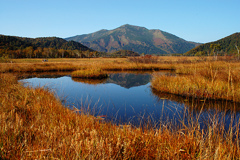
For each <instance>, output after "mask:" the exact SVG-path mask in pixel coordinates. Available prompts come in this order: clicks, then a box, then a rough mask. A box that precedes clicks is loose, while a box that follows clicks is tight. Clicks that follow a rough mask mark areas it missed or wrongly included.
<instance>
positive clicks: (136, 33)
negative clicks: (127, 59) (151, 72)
mask: <svg viewBox="0 0 240 160" xmlns="http://www.w3.org/2000/svg"><path fill="white" fill-rule="evenodd" d="M66 40H68V41H70V40H73V41H76V42H80V43H82V44H84V45H86V46H87V47H89V48H91V49H93V50H96V51H99V52H109V53H113V52H116V51H119V50H131V51H134V52H137V53H139V54H141V53H145V54H158V55H160V54H172V53H185V52H187V51H189V50H190V49H192V48H194V47H196V46H197V45H199V44H198V43H194V42H189V41H185V40H184V39H181V38H179V37H177V36H175V35H173V34H170V33H167V32H164V31H161V30H148V29H147V28H144V27H139V26H133V25H129V24H126V25H123V26H121V27H119V28H116V29H114V30H100V31H98V32H95V33H91V34H83V35H78V36H74V37H69V38H66Z"/></svg>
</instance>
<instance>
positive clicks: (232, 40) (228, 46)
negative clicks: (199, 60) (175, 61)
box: [184, 32, 240, 56]
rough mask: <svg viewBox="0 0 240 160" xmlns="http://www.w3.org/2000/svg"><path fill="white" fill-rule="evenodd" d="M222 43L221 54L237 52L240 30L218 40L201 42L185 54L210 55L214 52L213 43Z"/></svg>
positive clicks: (239, 43)
mask: <svg viewBox="0 0 240 160" xmlns="http://www.w3.org/2000/svg"><path fill="white" fill-rule="evenodd" d="M212 44H213V45H220V49H219V51H218V52H219V54H220V55H226V54H234V53H236V52H237V49H236V46H235V45H237V46H238V48H240V32H236V33H233V34H231V35H229V36H226V37H224V38H221V39H219V40H217V41H213V42H209V43H204V44H201V45H199V46H197V47H195V48H193V49H191V50H190V51H188V52H186V53H185V54H184V55H186V56H193V55H199V56H203V55H209V54H211V52H212V49H211V45H212Z"/></svg>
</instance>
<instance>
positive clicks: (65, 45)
mask: <svg viewBox="0 0 240 160" xmlns="http://www.w3.org/2000/svg"><path fill="white" fill-rule="evenodd" d="M27 47H33V48H34V49H35V48H37V47H41V48H54V49H64V50H75V49H76V50H81V51H87V50H91V49H89V48H88V47H86V46H84V45H82V44H81V43H78V42H75V41H66V40H65V39H62V38H57V37H45V38H22V37H15V36H5V35H0V49H8V50H17V49H25V48H27Z"/></svg>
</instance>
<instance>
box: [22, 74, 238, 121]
mask: <svg viewBox="0 0 240 160" xmlns="http://www.w3.org/2000/svg"><path fill="white" fill-rule="evenodd" d="M131 76H132V75H131ZM21 81H23V82H27V84H25V85H30V86H33V87H38V86H40V87H42V86H44V87H46V88H49V89H50V90H51V91H54V93H55V94H56V95H57V96H58V97H59V98H60V99H61V100H65V101H64V102H65V105H66V106H69V107H71V106H75V107H77V108H78V107H80V106H81V104H83V105H84V107H85V108H86V107H88V105H89V104H90V105H89V106H90V108H91V111H92V112H93V113H92V114H95V115H107V117H108V119H112V120H114V121H119V120H120V121H122V122H129V121H130V122H131V123H139V122H140V121H142V120H143V117H144V118H147V117H149V118H150V119H151V120H152V121H155V122H159V120H161V121H166V122H169V121H175V120H176V119H178V120H182V119H183V117H184V116H183V115H185V116H186V115H187V114H186V109H185V107H184V104H183V103H180V102H176V101H171V100H168V99H161V98H159V97H156V95H155V96H154V95H153V93H152V90H151V88H150V83H149V82H147V83H146V84H142V85H140V86H134V84H133V85H132V86H133V87H129V86H128V88H124V87H121V86H120V85H118V84H114V82H113V81H112V80H111V81H110V82H107V83H102V84H97V85H92V84H86V83H82V82H75V81H73V80H72V79H71V77H68V76H64V77H61V78H29V79H25V80H21ZM135 81H136V79H135ZM128 83H129V82H128ZM136 83H137V84H140V82H136ZM198 112H199V111H196V110H195V111H193V113H192V115H194V116H196V115H197V113H198ZM214 112H215V111H214V110H213V111H211V112H210V113H214ZM212 115H213V114H212ZM231 115H232V114H231V113H227V114H226V116H225V117H226V121H227V122H228V123H230V120H229V116H231ZM237 116H238V117H239V115H238V114H237ZM179 118H180V119H179ZM173 119H175V120H173ZM210 119H212V117H211V115H209V114H206V113H205V112H203V113H202V115H201V116H200V120H201V122H202V124H204V121H210ZM237 119H238V118H237Z"/></svg>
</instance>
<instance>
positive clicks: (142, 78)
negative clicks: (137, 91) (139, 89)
mask: <svg viewBox="0 0 240 160" xmlns="http://www.w3.org/2000/svg"><path fill="white" fill-rule="evenodd" d="M150 79H151V75H150V74H147V73H146V74H133V73H116V74H110V75H109V78H108V79H107V81H106V83H114V84H117V85H120V86H121V87H124V88H131V87H135V86H141V85H146V84H147V83H149V81H150Z"/></svg>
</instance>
